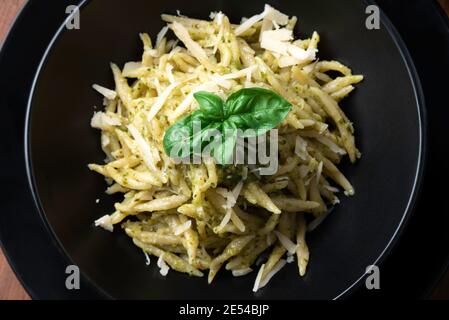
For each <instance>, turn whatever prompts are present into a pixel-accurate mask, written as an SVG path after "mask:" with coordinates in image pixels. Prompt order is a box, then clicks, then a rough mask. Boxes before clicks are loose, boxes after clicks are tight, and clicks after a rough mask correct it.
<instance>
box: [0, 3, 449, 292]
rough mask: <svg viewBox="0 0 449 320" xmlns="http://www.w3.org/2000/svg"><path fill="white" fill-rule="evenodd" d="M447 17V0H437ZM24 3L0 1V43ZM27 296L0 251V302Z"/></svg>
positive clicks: (445, 285) (446, 284)
mask: <svg viewBox="0 0 449 320" xmlns="http://www.w3.org/2000/svg"><path fill="white" fill-rule="evenodd" d="M438 2H439V3H440V5H441V6H442V7H443V8H444V10H445V11H446V13H447V14H448V15H449V0H438ZM24 3H25V0H0V43H1V42H3V40H4V38H5V37H6V33H7V32H8V30H9V28H10V26H11V23H12V21H13V20H14V17H15V16H16V14H17V12H18V11H19V10H20V8H21V7H22V6H23V4H24ZM432 297H433V298H434V299H449V272H448V273H447V274H446V276H445V277H444V279H443V280H442V281H441V282H440V284H439V285H438V287H437V288H436V290H435V292H434V293H433V295H432ZM29 299H30V297H29V295H28V294H27V293H26V292H25V290H24V289H23V288H22V286H21V284H20V282H19V281H18V280H17V278H16V276H15V275H14V272H13V271H12V270H11V267H10V266H9V264H8V262H7V261H6V259H5V256H4V255H3V252H2V251H1V250H0V300H29Z"/></svg>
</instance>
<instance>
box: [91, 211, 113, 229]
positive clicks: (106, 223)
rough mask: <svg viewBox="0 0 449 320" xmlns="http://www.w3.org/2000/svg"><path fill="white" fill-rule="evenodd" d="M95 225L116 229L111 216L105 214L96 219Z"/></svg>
mask: <svg viewBox="0 0 449 320" xmlns="http://www.w3.org/2000/svg"><path fill="white" fill-rule="evenodd" d="M95 226H96V227H101V228H103V229H105V230H107V231H109V232H112V231H114V226H113V224H112V219H111V216H109V215H105V216H103V217H101V218H100V219H97V220H95Z"/></svg>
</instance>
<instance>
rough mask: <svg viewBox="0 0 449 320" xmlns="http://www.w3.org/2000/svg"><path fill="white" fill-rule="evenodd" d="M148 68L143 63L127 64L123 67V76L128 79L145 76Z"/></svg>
mask: <svg viewBox="0 0 449 320" xmlns="http://www.w3.org/2000/svg"><path fill="white" fill-rule="evenodd" d="M145 71H146V68H145V67H144V66H143V64H142V63H141V62H134V61H131V62H127V63H126V64H125V66H124V67H123V72H122V75H123V76H124V77H126V78H138V77H141V76H143V75H144V73H145Z"/></svg>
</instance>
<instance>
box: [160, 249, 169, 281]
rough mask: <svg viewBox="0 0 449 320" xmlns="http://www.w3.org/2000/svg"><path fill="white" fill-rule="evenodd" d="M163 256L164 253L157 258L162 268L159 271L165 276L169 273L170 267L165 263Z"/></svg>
mask: <svg viewBox="0 0 449 320" xmlns="http://www.w3.org/2000/svg"><path fill="white" fill-rule="evenodd" d="M162 256H163V254H161V255H160V256H159V259H158V260H157V266H158V267H159V268H160V270H159V273H160V274H161V275H162V276H164V277H165V276H166V275H167V274H168V271H169V270H170V267H169V266H168V265H167V264H166V263H165V261H164V259H163V257H162Z"/></svg>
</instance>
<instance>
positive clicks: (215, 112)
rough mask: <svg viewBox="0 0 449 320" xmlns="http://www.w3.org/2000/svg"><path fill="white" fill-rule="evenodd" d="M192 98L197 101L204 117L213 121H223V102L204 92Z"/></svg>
mask: <svg viewBox="0 0 449 320" xmlns="http://www.w3.org/2000/svg"><path fill="white" fill-rule="evenodd" d="M193 96H194V97H195V99H196V101H198V103H199V105H200V110H201V112H202V113H203V114H204V115H206V116H207V117H208V118H211V119H213V120H221V119H223V117H224V114H223V100H221V98H220V97H219V96H217V95H215V94H213V93H209V92H206V91H199V92H197V93H195V94H194V95H193Z"/></svg>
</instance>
